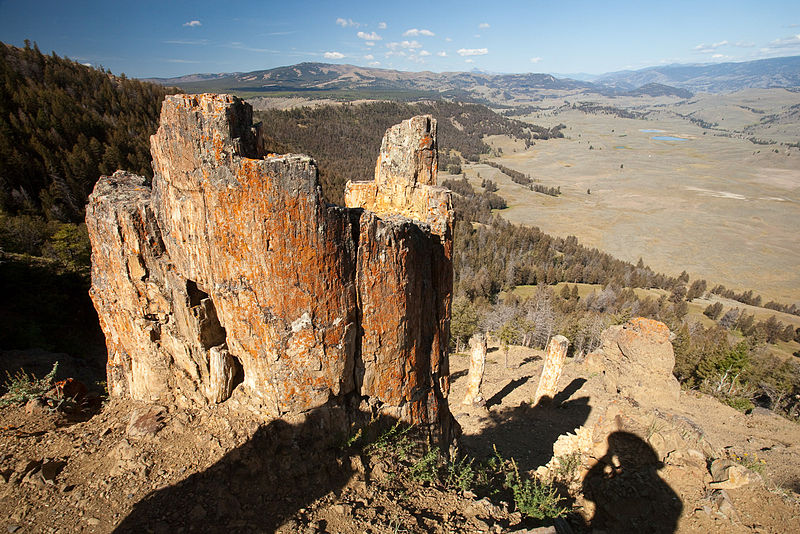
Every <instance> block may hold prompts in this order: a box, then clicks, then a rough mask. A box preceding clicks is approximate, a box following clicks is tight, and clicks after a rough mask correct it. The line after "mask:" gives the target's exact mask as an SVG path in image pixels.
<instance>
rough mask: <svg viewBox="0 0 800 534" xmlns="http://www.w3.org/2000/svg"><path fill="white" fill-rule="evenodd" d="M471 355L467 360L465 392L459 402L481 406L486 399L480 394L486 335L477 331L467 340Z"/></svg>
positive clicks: (484, 361)
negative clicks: (467, 370) (467, 369)
mask: <svg viewBox="0 0 800 534" xmlns="http://www.w3.org/2000/svg"><path fill="white" fill-rule="evenodd" d="M469 345H470V347H472V355H471V357H470V360H469V374H468V375H467V394H466V395H465V396H464V400H463V401H462V403H461V404H465V405H473V404H475V405H479V406H483V405H484V404H485V402H486V400H485V399H484V398H483V395H482V394H481V384H482V383H483V371H484V369H485V368H486V336H485V335H483V333H481V332H478V333H477V334H475V335H474V336H472V338H471V339H470V340H469Z"/></svg>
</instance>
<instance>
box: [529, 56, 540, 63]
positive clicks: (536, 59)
mask: <svg viewBox="0 0 800 534" xmlns="http://www.w3.org/2000/svg"><path fill="white" fill-rule="evenodd" d="M541 60H542V58H540V57H538V56H537V57H532V58H531V63H539V62H540V61H541Z"/></svg>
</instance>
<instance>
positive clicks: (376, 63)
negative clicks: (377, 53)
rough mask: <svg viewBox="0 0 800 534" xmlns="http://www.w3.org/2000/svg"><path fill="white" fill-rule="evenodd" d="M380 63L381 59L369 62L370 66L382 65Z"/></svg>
mask: <svg viewBox="0 0 800 534" xmlns="http://www.w3.org/2000/svg"><path fill="white" fill-rule="evenodd" d="M380 64H381V62H380V61H370V62H369V66H370V67H379V66H380Z"/></svg>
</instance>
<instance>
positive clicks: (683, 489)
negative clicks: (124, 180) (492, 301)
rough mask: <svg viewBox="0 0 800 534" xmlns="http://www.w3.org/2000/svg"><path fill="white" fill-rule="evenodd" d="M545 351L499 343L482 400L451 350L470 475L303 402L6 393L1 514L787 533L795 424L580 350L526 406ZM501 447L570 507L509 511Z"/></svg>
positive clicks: (39, 520)
mask: <svg viewBox="0 0 800 534" xmlns="http://www.w3.org/2000/svg"><path fill="white" fill-rule="evenodd" d="M542 356H543V353H541V352H539V351H533V350H529V349H524V348H521V347H512V349H511V352H510V353H509V355H508V366H506V364H505V355H504V353H503V352H502V351H501V350H498V349H497V348H496V347H495V348H491V347H490V352H489V354H488V358H487V365H486V376H485V381H484V385H483V394H484V398H485V399H486V403H485V405H484V406H463V405H461V404H460V401H461V399H462V398H463V396H464V393H465V388H466V371H467V366H468V358H467V357H466V356H463V355H454V356H453V357H452V361H451V373H452V377H453V383H452V384H453V385H452V390H451V395H450V403H451V410H452V411H453V413H454V415H455V416H456V418H457V420H458V421H459V423H460V424H461V426H462V429H463V435H462V438H461V450H462V452H463V453H466V454H468V455H470V456H471V457H473V458H476V460H475V461H474V462H473V463H472V464H470V465H471V466H472V468H471V471H472V474H471V475H470V477H465V476H464V473H465V471H464V470H461V471H459V470H458V469H455V470H454V469H451V470H450V471H449V472H448V470H447V468H446V467H445V466H441V465H440V467H439V469H438V470H437V468H436V467H433V464H432V463H429V464H426V460H425V458H424V457H422V460H420V458H421V456H420V455H421V454H422V453H421V452H420V451H419V450H415V449H413V447H411V445H410V444H409V443H408V442H407V441H405V439H404V437H403V435H402V433H400V432H398V433H397V434H396V435H395V436H394V437H391V436H389V437H387V436H386V435H383V436H381V435H374V436H368V435H367V434H364V435H358V434H354V435H352V436H349V437H348V436H341V438H340V439H339V440H338V441H337V444H336V445H335V446H332V447H319V446H314V443H315V442H318V441H319V442H321V441H320V440H321V437H320V436H319V435H318V433H317V430H316V429H317V428H322V427H324V425H318V424H317V423H318V421H317V420H316V419H315V415H314V414H310V415H309V416H307V417H305V418H303V419H302V420H291V421H271V422H268V421H264V420H263V419H261V418H260V417H259V416H258V414H255V413H252V412H250V411H248V410H246V409H244V408H242V406H244V405H245V404H246V403H243V402H242V403H240V401H241V399H240V398H239V395H237V393H235V394H234V396H233V397H232V398H231V399H229V400H228V401H226V402H225V403H223V404H221V405H217V406H211V407H207V408H202V409H194V410H178V409H173V408H166V407H159V406H152V405H145V404H142V403H137V402H131V401H120V400H113V401H110V402H106V403H104V404H103V405H102V406H98V407H96V408H93V407H92V406H86V407H85V409H84V410H76V409H75V407H72V409H67V410H66V411H65V410H64V409H63V408H64V406H62V408H61V409H54V406H51V405H48V404H46V403H42V402H31V403H28V404H27V405H22V404H15V405H10V406H5V407H3V408H0V451H2V452H0V517H2V521H3V523H4V526H5V527H6V528H7V531H8V532H110V531H117V532H170V533H171V532H285V533H290V532H291V533H294V532H308V533H318V532H319V533H321V532H343V533H362V532H372V533H384V532H386V533H390V532H391V533H396V532H464V533H466V532H539V531H540V530H536V529H541V532H555V531H556V530H557V531H558V532H576V533H578V532H597V533H599V532H633V531H637V532H672V531H675V532H687V533H689V532H691V533H694V532H698V533H699V532H703V533H705V532H775V533H778V532H800V496H798V491H800V461H798V460H800V426H798V425H797V424H796V423H793V422H790V421H787V420H785V419H783V418H781V417H779V416H776V415H774V414H771V413H769V412H766V411H757V412H756V413H752V414H749V415H745V414H741V413H739V412H737V411H735V410H733V409H732V408H729V407H727V406H724V405H722V404H720V403H718V402H717V401H716V400H714V399H712V398H709V397H706V396H703V395H698V394H695V393H691V392H680V393H677V396H676V398H675V401H674V402H670V401H668V400H665V399H666V397H667V396H666V395H660V394H659V393H658V392H655V391H654V392H653V396H654V398H658V400H659V404H658V406H657V407H652V406H650V407H648V402H647V400H646V399H644V400H643V399H637V398H636V397H635V396H628V397H625V396H624V394H625V393H626V392H627V391H628V390H627V389H626V388H627V386H625V385H624V384H623V385H621V386H620V388H619V389H620V390H621V393H617V391H609V387H608V386H609V383H608V380H607V377H608V376H609V374H610V371H609V370H608V369H605V370H604V369H601V370H600V371H598V370H597V369H598V367H597V362H594V363H593V362H592V361H591V359H587V360H586V361H582V362H581V361H575V360H572V359H570V360H568V362H567V364H566V366H565V368H564V373H563V375H562V377H561V381H560V384H561V385H562V386H561V392H560V393H559V394H558V395H557V396H556V398H555V399H554V400H553V402H551V403H545V404H542V405H539V406H536V407H531V406H530V404H529V401H530V399H531V397H532V396H533V393H534V391H535V388H536V383H537V381H538V377H539V374H540V372H541V368H542V359H541V358H542ZM621 383H622V382H621ZM612 389H613V388H612ZM237 391H238V390H237ZM631 391H633V390H631ZM67 408H69V407H68V406H67ZM67 412H70V413H67ZM320 417H322V416H320ZM576 429H578V430H577V431H576ZM409 435H410V434H409ZM598 436H602V437H603V439H599V440H598ZM348 438H349V439H348ZM554 446H555V448H556V453H557V454H556V456H558V457H559V459H560V461H557V462H553V461H552V460H551V458H552V457H553V452H554ZM422 452H424V451H422ZM497 456H500V457H502V458H505V459H510V458H514V459H515V461H516V465H517V466H518V470H519V471H520V472H521V473H522V476H523V477H525V476H527V475H526V473H530V475H531V476H533V475H534V474H535V473H536V472H537V468H538V474H539V476H541V477H543V478H544V479H546V480H549V481H551V482H552V483H553V484H554V487H556V488H558V489H559V491H560V492H561V494H562V495H563V496H564V497H565V500H564V501H563V503H564V504H566V505H568V506H569V507H570V513H569V514H568V515H567V516H566V517H565V518H563V519H561V520H559V521H558V522H556V524H555V525H553V523H552V522H551V523H549V525H550V526H547V525H548V523H547V522H539V521H536V520H534V519H530V518H526V517H525V516H523V514H521V513H520V511H519V510H517V507H516V506H515V504H514V500H513V496H512V495H511V493H510V492H509V491H508V490H507V489H506V488H503V484H502V480H500V479H499V478H498V476H497V475H498V473H499V471H498V470H497V464H494V467H491V466H490V464H487V463H482V462H481V461H480V460H483V459H486V458H490V457H495V458H496V457H497ZM569 457H572V458H574V461H572V462H570V461H567V458H569ZM428 460H431V458H430V456H429V457H428ZM715 460H716V462H715ZM548 462H549V469H548V468H547V467H542V466H545V465H546V464H548ZM464 465H465V464H464V463H462V464H461V466H462V467H463V466H464ZM740 466H741V467H740ZM748 466H749V467H750V468H746V467H748ZM493 469H494V471H493ZM459 476H461V478H459ZM465 478H470V480H468V481H466V482H464V480H465ZM500 478H502V477H500ZM715 479H716V480H717V481H716V482H715ZM590 525H593V527H594V530H592V528H593V527H592V526H590Z"/></svg>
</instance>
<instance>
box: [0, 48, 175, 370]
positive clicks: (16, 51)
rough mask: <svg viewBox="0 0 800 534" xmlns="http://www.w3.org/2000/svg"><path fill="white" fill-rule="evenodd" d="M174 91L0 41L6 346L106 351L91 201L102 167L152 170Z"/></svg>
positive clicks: (0, 242) (0, 312)
mask: <svg viewBox="0 0 800 534" xmlns="http://www.w3.org/2000/svg"><path fill="white" fill-rule="evenodd" d="M168 92H169V91H168V90H167V89H165V88H163V87H161V86H158V85H154V84H149V83H142V82H139V81H136V80H128V79H126V78H125V76H124V75H122V76H119V77H117V76H114V75H112V74H111V73H110V72H108V71H105V70H103V69H94V68H90V67H87V66H84V65H81V64H79V63H76V62H74V61H70V60H68V59H65V58H61V57H58V56H57V55H56V54H55V53H53V54H52V55H45V54H42V53H41V52H40V51H39V49H38V47H37V46H36V45H35V44H34V45H33V46H31V45H30V44H27V45H26V47H25V48H22V49H20V48H15V47H13V46H8V45H5V44H2V43H0V288H1V289H2V293H3V298H2V299H0V320H2V322H3V324H4V327H3V328H2V329H0V349H27V348H31V347H39V348H44V349H46V350H52V351H66V352H70V353H72V354H73V355H76V356H78V355H88V354H94V355H97V354H99V353H100V352H101V351H102V346H103V338H102V333H101V332H100V328H99V325H98V324H97V315H96V314H95V312H94V308H93V307H92V304H91V302H90V301H89V297H88V289H89V284H88V273H89V256H90V252H91V251H90V248H89V240H88V236H87V234H86V225H85V224H84V223H83V217H84V206H85V204H86V200H87V197H88V195H89V193H90V192H91V191H92V188H93V187H94V184H95V182H96V181H97V179H98V178H99V177H100V176H101V175H103V174H111V173H113V172H114V171H116V170H117V169H127V170H130V171H133V172H136V173H139V174H143V175H145V176H149V175H151V174H152V171H151V169H150V139H149V138H150V135H151V134H153V133H154V132H155V130H156V127H157V124H158V115H159V112H160V109H161V101H162V100H163V99H164V96H165V95H166V94H167V93H168ZM98 357H99V356H98Z"/></svg>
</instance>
